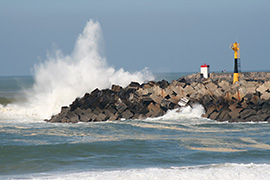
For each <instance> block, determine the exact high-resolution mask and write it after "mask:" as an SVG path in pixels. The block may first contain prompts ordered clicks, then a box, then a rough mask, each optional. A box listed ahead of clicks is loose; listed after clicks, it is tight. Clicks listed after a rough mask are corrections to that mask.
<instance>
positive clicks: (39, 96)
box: [0, 20, 153, 119]
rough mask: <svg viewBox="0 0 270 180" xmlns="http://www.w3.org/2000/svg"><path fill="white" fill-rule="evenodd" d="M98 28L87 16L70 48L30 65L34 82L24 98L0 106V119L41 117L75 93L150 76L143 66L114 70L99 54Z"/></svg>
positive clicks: (99, 30)
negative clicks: (71, 50) (73, 45)
mask: <svg viewBox="0 0 270 180" xmlns="http://www.w3.org/2000/svg"><path fill="white" fill-rule="evenodd" d="M100 44H102V30H101V27H100V24H99V23H98V22H94V21H92V20H90V21H89V22H88V23H87V24H86V27H85V28H84V31H83V32H82V33H81V34H80V35H79V37H78V39H77V41H76V44H75V47H74V50H73V52H72V53H71V54H70V55H64V54H63V53H62V52H61V51H60V50H55V51H54V55H48V56H47V59H46V60H45V61H44V62H43V63H40V64H38V65H36V66H35V68H34V85H33V87H32V88H31V89H27V90H25V96H26V99H27V102H25V103H21V104H16V103H15V104H10V105H8V106H0V114H1V117H0V118H1V119H45V118H50V117H51V115H53V114H56V113H58V112H59V111H60V108H61V106H64V105H69V104H70V103H71V102H72V101H73V100H74V99H75V98H76V97H80V96H82V95H83V94H84V93H86V92H91V91H92V90H94V89H95V88H99V89H103V88H109V87H110V86H111V85H112V84H118V85H121V86H127V85H128V84H129V83H130V82H131V81H136V82H139V83H142V82H144V81H146V80H153V75H152V73H150V72H149V71H148V70H147V68H146V69H144V70H142V71H138V72H135V73H130V72H127V71H124V70H123V69H119V70H116V69H114V68H113V67H111V66H109V65H108V64H107V62H106V58H105V57H103V56H102V55H101V53H100V52H101V51H102V49H101V48H100V46H101V45H100Z"/></svg>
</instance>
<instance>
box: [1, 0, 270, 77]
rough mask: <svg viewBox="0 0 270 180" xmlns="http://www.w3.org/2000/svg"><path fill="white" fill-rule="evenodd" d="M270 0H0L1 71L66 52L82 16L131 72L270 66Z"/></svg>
mask: <svg viewBox="0 0 270 180" xmlns="http://www.w3.org/2000/svg"><path fill="white" fill-rule="evenodd" d="M269 8H270V1H269V0H257V1H254V0H219V1H218V0H167V1H163V0H162V1H161V0H136V1H135V0H133V1H131V0H78V1H75V0H43V1H42V0H1V1H0V61H1V65H0V76H9V75H31V70H32V68H33V66H34V65H35V64H38V63H39V62H40V61H42V60H46V54H47V52H48V51H51V50H52V49H53V47H54V46H56V47H58V48H59V49H61V50H62V51H63V53H64V54H67V55H68V54H70V53H71V52H72V50H73V48H74V43H75V41H76V39H77V37H78V35H79V34H80V33H81V32H82V31H83V29H84V27H85V25H86V23H87V21H89V20H90V19H93V20H94V21H98V22H99V23H100V25H101V28H102V31H103V37H104V52H105V56H106V59H107V62H108V64H109V65H111V66H113V67H115V68H116V69H119V68H124V69H125V70H127V71H130V72H133V71H138V70H141V69H143V68H144V67H149V69H150V70H151V71H152V72H195V71H199V67H200V65H202V64H204V63H207V64H210V69H211V71H215V72H218V71H221V70H223V69H226V70H227V71H232V70H233V51H232V50H231V49H229V46H230V44H231V43H233V42H235V41H238V42H239V43H240V45H241V68H242V71H250V70H254V71H258V70H270V35H269V32H270V23H269V22H270V11H269Z"/></svg>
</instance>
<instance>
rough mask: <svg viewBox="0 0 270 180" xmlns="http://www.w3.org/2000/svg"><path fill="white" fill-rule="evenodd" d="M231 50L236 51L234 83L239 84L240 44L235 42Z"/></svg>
mask: <svg viewBox="0 0 270 180" xmlns="http://www.w3.org/2000/svg"><path fill="white" fill-rule="evenodd" d="M230 48H231V49H232V50H233V51H234V72H233V83H236V82H238V77H239V72H238V71H239V67H240V44H239V43H237V42H235V43H233V44H231V46H230Z"/></svg>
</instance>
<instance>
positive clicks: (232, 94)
mask: <svg viewBox="0 0 270 180" xmlns="http://www.w3.org/2000/svg"><path fill="white" fill-rule="evenodd" d="M269 80H270V73H269V72H250V73H242V74H241V76H240V81H239V82H237V83H235V84H232V82H231V81H232V74H229V73H211V74H210V78H209V79H201V76H200V74H199V73H198V74H192V75H189V76H185V77H182V78H179V79H178V80H173V81H172V82H171V83H169V82H168V81H165V80H162V81H158V82H155V81H150V82H147V83H143V84H139V83H137V82H131V83H130V84H129V85H128V86H127V87H125V88H123V87H121V86H118V85H112V87H111V89H104V90H99V89H95V90H93V91H92V92H91V93H86V94H85V95H84V96H83V97H81V98H77V99H75V101H74V102H73V103H72V104H71V105H69V106H64V107H62V109H61V112H60V113H59V114H57V115H54V116H52V117H51V119H49V120H45V121H47V122H53V123H77V122H97V121H107V120H109V121H114V120H120V119H145V118H148V117H159V116H162V115H164V114H165V113H166V112H167V111H168V110H172V109H176V108H181V106H183V105H190V106H193V105H194V104H201V105H202V106H203V107H204V109H205V114H203V115H202V116H203V117H206V118H210V119H212V120H217V121H228V122H258V121H265V122H270V81H269ZM185 100H188V102H185Z"/></svg>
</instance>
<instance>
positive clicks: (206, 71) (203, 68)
mask: <svg viewBox="0 0 270 180" xmlns="http://www.w3.org/2000/svg"><path fill="white" fill-rule="evenodd" d="M209 67H210V66H209V65H207V64H204V65H201V76H202V77H203V78H206V79H207V78H209Z"/></svg>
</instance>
